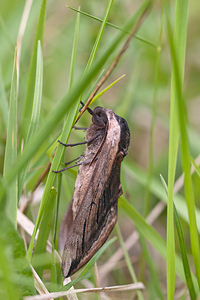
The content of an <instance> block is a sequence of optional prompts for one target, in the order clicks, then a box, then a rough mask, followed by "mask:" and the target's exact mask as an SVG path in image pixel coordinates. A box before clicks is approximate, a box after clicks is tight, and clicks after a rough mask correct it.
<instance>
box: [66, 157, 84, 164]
mask: <svg viewBox="0 0 200 300" xmlns="http://www.w3.org/2000/svg"><path fill="white" fill-rule="evenodd" d="M82 157H83V155H80V156H79V157H77V158H75V159H73V160H71V161H68V162H67V163H65V165H69V164H71V163H72V162H74V161H79V160H80V159H81V158H82Z"/></svg>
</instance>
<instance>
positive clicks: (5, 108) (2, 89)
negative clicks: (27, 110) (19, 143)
mask: <svg viewBox="0 0 200 300" xmlns="http://www.w3.org/2000/svg"><path fill="white" fill-rule="evenodd" d="M0 95H1V101H0V107H1V113H2V117H3V121H4V125H5V128H6V130H7V129H8V102H7V99H6V92H5V87H4V81H3V76H2V72H1V67H0Z"/></svg>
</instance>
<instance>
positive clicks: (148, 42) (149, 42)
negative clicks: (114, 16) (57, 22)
mask: <svg viewBox="0 0 200 300" xmlns="http://www.w3.org/2000/svg"><path fill="white" fill-rule="evenodd" d="M67 8H69V9H71V10H73V11H75V12H78V13H79V14H81V15H83V16H86V17H89V18H91V19H93V20H95V21H98V22H101V23H102V22H103V21H104V20H103V19H101V18H98V17H95V16H93V15H91V14H89V13H86V12H84V11H82V10H79V9H76V8H74V7H72V6H69V5H67ZM106 25H107V26H109V27H112V28H114V29H117V30H120V31H123V30H124V29H123V28H122V27H120V26H117V25H115V24H113V23H110V22H106ZM126 33H130V32H128V31H127V32H126ZM135 38H136V39H137V40H139V41H141V42H143V43H145V44H147V45H149V46H152V47H154V48H156V47H157V46H156V45H155V44H154V43H152V42H151V41H148V40H147V39H144V38H142V37H141V36H139V35H137V34H136V35H135Z"/></svg>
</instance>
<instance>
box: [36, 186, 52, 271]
mask: <svg viewBox="0 0 200 300" xmlns="http://www.w3.org/2000/svg"><path fill="white" fill-rule="evenodd" d="M56 195H57V192H56V189H55V188H54V187H52V189H51V190H50V193H49V203H48V209H47V210H46V214H45V215H43V218H42V220H41V225H40V230H39V234H38V238H37V243H36V247H35V251H34V253H35V254H36V255H37V254H40V253H44V252H45V251H46V243H47V240H48V237H49V233H50V229H51V224H52V215H53V210H54V207H55V205H56ZM41 272H42V269H40V270H38V274H39V275H41Z"/></svg>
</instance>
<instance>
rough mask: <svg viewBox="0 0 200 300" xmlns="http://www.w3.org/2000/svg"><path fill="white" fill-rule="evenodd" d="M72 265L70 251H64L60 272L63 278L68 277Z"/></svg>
mask: <svg viewBox="0 0 200 300" xmlns="http://www.w3.org/2000/svg"><path fill="white" fill-rule="evenodd" d="M71 264H72V253H71V251H69V250H67V249H64V252H63V259H62V272H63V276H64V277H65V278H67V277H69V276H70V269H71Z"/></svg>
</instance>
